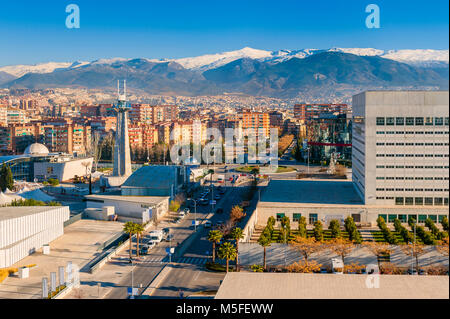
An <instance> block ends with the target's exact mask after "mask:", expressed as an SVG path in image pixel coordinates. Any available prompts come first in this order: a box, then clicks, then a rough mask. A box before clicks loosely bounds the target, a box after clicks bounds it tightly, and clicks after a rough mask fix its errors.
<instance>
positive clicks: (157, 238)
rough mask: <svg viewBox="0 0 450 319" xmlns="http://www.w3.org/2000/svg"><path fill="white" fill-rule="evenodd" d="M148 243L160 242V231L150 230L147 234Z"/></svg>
mask: <svg viewBox="0 0 450 319" xmlns="http://www.w3.org/2000/svg"><path fill="white" fill-rule="evenodd" d="M149 237H150V241H154V242H157V243H159V242H161V241H162V239H163V237H164V236H163V232H162V231H161V230H152V231H151V232H150V234H149Z"/></svg>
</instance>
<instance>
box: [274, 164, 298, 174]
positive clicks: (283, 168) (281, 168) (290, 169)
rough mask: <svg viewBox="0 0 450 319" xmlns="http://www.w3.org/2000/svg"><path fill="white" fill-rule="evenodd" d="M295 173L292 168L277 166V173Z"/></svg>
mask: <svg viewBox="0 0 450 319" xmlns="http://www.w3.org/2000/svg"><path fill="white" fill-rule="evenodd" d="M293 171H295V169H294V168H292V167H288V166H281V165H280V166H278V169H277V173H287V172H293Z"/></svg>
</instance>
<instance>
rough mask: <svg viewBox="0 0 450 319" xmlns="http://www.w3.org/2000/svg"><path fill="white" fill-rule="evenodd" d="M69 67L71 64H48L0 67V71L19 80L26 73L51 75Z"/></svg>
mask: <svg viewBox="0 0 450 319" xmlns="http://www.w3.org/2000/svg"><path fill="white" fill-rule="evenodd" d="M71 65H72V63H71V62H49V63H40V64H34V65H9V66H4V67H1V68H0V71H3V72H6V73H9V74H11V75H14V76H15V77H18V78H19V77H22V76H24V75H25V74H27V73H51V72H53V71H55V70H56V69H64V68H68V67H70V66H71Z"/></svg>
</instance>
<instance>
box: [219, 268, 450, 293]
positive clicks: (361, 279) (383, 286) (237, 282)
mask: <svg viewBox="0 0 450 319" xmlns="http://www.w3.org/2000/svg"><path fill="white" fill-rule="evenodd" d="M367 278H368V276H367V275H354V274H353V275H336V274H299V273H243V272H242V273H228V274H227V275H226V276H225V279H224V280H223V282H222V285H221V286H220V288H219V291H218V292H217V294H216V297H215V299H448V298H449V277H448V276H407V275H380V281H379V288H373V289H370V288H367V286H366V280H367Z"/></svg>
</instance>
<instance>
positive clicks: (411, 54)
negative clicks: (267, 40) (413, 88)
mask: <svg viewBox="0 0 450 319" xmlns="http://www.w3.org/2000/svg"><path fill="white" fill-rule="evenodd" d="M321 52H342V53H350V54H354V55H358V56H379V57H382V58H385V59H390V60H394V61H397V62H402V63H407V64H410V65H414V66H421V67H448V65H449V50H431V49H428V50H423V49H417V50H386V51H385V50H379V49H373V48H331V49H325V50H324V49H301V50H277V51H267V50H259V49H252V48H249V47H245V48H243V49H241V50H236V51H228V52H222V53H216V54H206V55H201V56H197V57H189V58H181V59H159V60H158V59H142V60H145V61H148V62H153V63H164V62H176V63H178V64H180V65H181V66H183V67H184V68H185V69H188V70H194V71H199V72H204V71H207V70H211V69H216V68H218V67H221V66H224V65H226V64H228V63H230V62H233V61H236V60H239V59H242V58H249V59H253V60H257V61H260V62H267V63H271V64H276V63H281V62H284V61H287V60H290V59H292V58H298V59H304V58H306V57H309V56H311V55H314V54H317V53H321ZM130 60H132V59H126V58H110V59H99V60H95V61H92V62H82V61H77V62H73V63H70V62H49V63H42V64H36V65H12V66H5V67H0V72H5V73H8V74H10V75H13V76H14V77H17V78H19V77H22V76H23V75H25V74H27V73H41V74H44V73H52V72H53V71H55V70H58V69H75V68H81V67H85V66H89V65H111V64H115V63H120V62H127V61H130Z"/></svg>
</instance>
